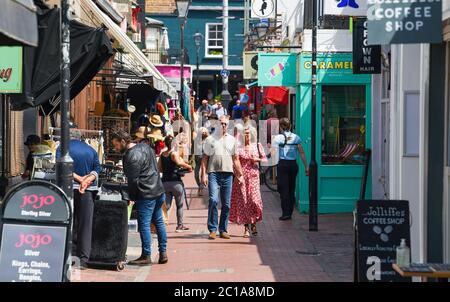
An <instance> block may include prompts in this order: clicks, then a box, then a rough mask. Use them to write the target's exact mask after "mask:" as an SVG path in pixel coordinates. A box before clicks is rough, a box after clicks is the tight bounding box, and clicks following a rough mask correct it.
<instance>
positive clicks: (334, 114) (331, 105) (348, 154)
mask: <svg viewBox="0 0 450 302" xmlns="http://www.w3.org/2000/svg"><path fill="white" fill-rule="evenodd" d="M297 64H298V65H297V66H298V68H297V76H298V77H297V79H298V83H297V98H296V104H295V108H296V112H295V116H296V121H295V124H296V127H295V132H296V133H297V134H298V135H299V136H300V137H301V138H302V141H303V147H304V149H305V152H306V154H307V158H308V161H309V160H310V158H311V135H312V133H311V98H312V96H311V53H301V54H299V56H298V61H297ZM317 64H318V69H317V110H316V112H317V116H316V121H317V126H316V143H317V145H316V152H317V153H316V159H317V163H318V198H319V201H318V202H319V213H339V212H352V211H353V209H354V207H355V202H356V200H357V199H358V198H359V194H360V188H361V181H362V174H363V167H364V157H363V151H364V149H365V148H371V129H372V127H371V122H372V121H371V76H370V75H361V74H353V70H352V68H353V66H352V54H351V53H326V54H325V53H324V54H318V55H317ZM301 171H302V170H301ZM368 175H369V179H368V181H367V183H368V186H367V190H366V198H370V197H371V185H370V184H371V177H370V175H371V172H370V170H369V173H368ZM296 192H297V201H298V202H297V207H298V209H299V210H300V211H301V212H307V211H308V209H309V192H308V177H307V176H305V174H304V173H303V172H300V173H299V175H298V177H297V190H296Z"/></svg>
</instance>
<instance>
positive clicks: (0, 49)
mask: <svg viewBox="0 0 450 302" xmlns="http://www.w3.org/2000/svg"><path fill="white" fill-rule="evenodd" d="M21 92H22V47H21V46H0V93H21Z"/></svg>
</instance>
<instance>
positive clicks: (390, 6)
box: [367, 0, 442, 45]
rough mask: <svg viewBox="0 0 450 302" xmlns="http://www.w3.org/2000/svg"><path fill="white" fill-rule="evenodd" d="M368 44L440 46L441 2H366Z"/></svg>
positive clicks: (398, 0)
mask: <svg viewBox="0 0 450 302" xmlns="http://www.w3.org/2000/svg"><path fill="white" fill-rule="evenodd" d="M367 19H368V20H369V22H368V25H367V27H368V42H369V44H371V45H376V44H402V43H440V42H441V41H442V2H441V0H367Z"/></svg>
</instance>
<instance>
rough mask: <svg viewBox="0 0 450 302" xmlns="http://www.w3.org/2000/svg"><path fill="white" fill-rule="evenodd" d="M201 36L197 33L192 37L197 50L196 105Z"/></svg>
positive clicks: (198, 96)
mask: <svg viewBox="0 0 450 302" xmlns="http://www.w3.org/2000/svg"><path fill="white" fill-rule="evenodd" d="M202 40H203V35H202V34H201V33H199V32H198V31H197V32H196V33H195V35H194V41H195V48H196V50H197V91H196V92H195V96H196V100H197V104H200V95H199V93H200V69H199V67H200V66H199V55H200V44H201V43H202Z"/></svg>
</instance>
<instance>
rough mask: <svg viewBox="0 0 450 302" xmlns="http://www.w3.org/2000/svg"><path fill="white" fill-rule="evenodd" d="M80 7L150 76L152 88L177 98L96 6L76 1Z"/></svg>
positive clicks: (174, 91)
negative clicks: (106, 30) (87, 11)
mask: <svg viewBox="0 0 450 302" xmlns="http://www.w3.org/2000/svg"><path fill="white" fill-rule="evenodd" d="M78 2H79V3H80V4H81V6H82V7H83V8H84V9H86V10H89V11H91V12H92V13H93V16H94V17H95V18H97V19H98V20H99V21H100V22H101V23H103V24H104V25H105V26H106V27H107V28H108V29H109V33H110V34H111V36H112V37H114V38H115V39H116V40H117V41H118V42H119V43H120V44H121V45H122V47H123V48H124V49H125V51H126V52H128V53H129V54H130V55H131V56H133V58H134V59H135V61H136V62H138V64H139V65H140V67H141V68H142V69H143V73H144V74H145V75H147V76H151V77H152V80H153V86H154V88H156V89H158V90H160V91H163V92H165V93H166V94H167V95H169V96H170V97H172V98H176V97H177V90H176V89H175V87H173V86H172V85H171V84H170V83H169V81H168V80H167V79H166V78H165V77H164V76H163V75H161V73H160V72H159V71H158V69H156V67H155V66H154V65H153V64H152V63H151V62H150V60H149V59H148V58H147V57H146V56H145V55H144V54H143V53H142V51H141V50H140V49H139V48H138V47H137V46H136V44H134V42H133V41H131V39H130V38H129V37H128V36H127V34H126V33H124V32H123V31H122V29H121V28H120V27H119V26H118V25H117V24H115V23H114V22H113V21H112V20H111V18H109V17H108V16H107V15H105V14H104V13H103V12H102V11H101V10H100V9H99V8H98V7H97V5H96V4H95V3H94V2H92V1H90V0H78Z"/></svg>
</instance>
